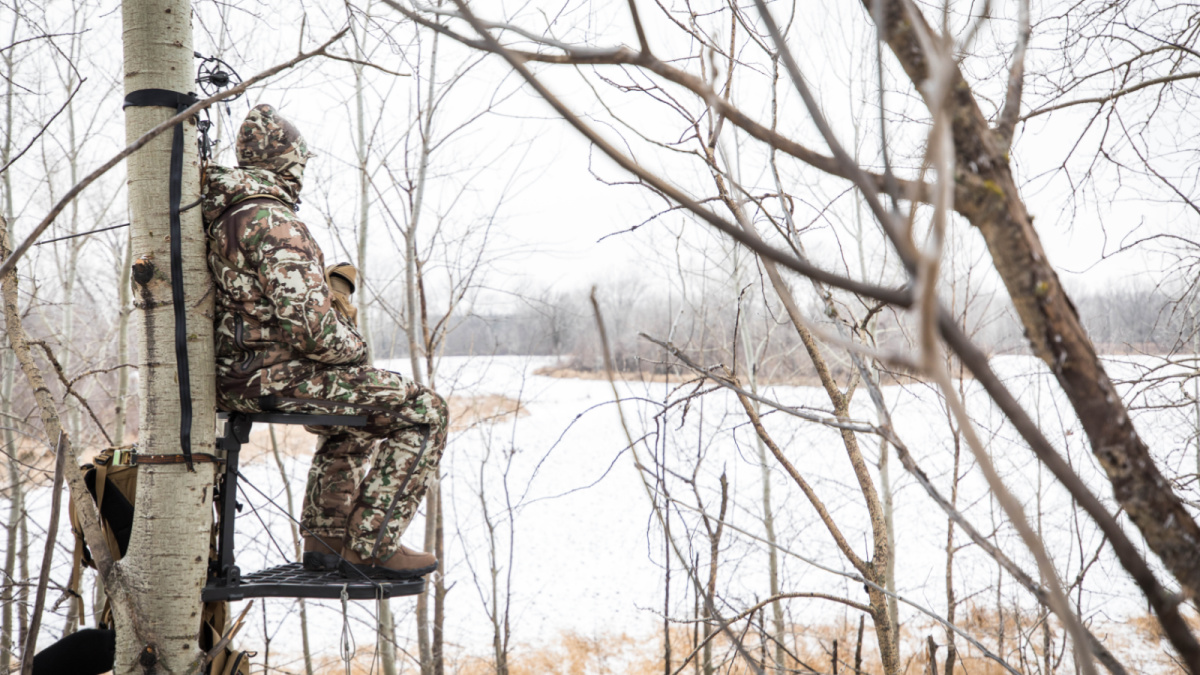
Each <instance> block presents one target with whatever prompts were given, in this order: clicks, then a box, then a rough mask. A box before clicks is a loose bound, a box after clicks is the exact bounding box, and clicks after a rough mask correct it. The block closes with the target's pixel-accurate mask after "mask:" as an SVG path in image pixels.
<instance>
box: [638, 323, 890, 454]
mask: <svg viewBox="0 0 1200 675" xmlns="http://www.w3.org/2000/svg"><path fill="white" fill-rule="evenodd" d="M638 335H639V336H640V337H641V338H642V339H644V340H647V341H649V342H653V343H654V344H656V345H658V346H659V347H662V348H663V349H664V350H666V351H667V352H668V353H669V354H671V355H672V356H674V357H675V358H677V359H679V360H680V361H682V362H683V365H685V366H687V367H688V368H689V369H690V370H692V372H694V373H696V374H697V375H699V376H701V377H704V378H707V379H710V380H712V381H713V382H715V383H717V384H718V385H720V386H722V387H724V388H726V389H728V390H730V391H732V392H735V393H736V394H737V395H739V396H745V397H746V398H749V399H752V400H755V401H758V402H759V403H762V404H764V405H769V406H771V407H772V408H775V409H776V410H779V411H782V412H785V413H787V414H789V415H793V416H795V417H799V418H800V419H803V420H808V421H810V422H816V423H818V424H823V425H825V426H827V427H833V428H834V429H844V430H846V431H857V432H859V433H864V434H878V433H879V429H878V428H876V427H874V426H872V425H870V424H868V423H866V422H852V421H850V420H844V421H843V420H839V419H837V418H836V417H834V418H832V419H831V418H829V417H826V416H821V415H815V414H813V413H810V412H806V411H804V410H800V409H799V408H793V407H791V406H786V405H784V404H782V403H780V402H778V401H774V400H771V399H769V398H766V397H765V396H760V395H758V394H755V393H754V392H751V391H746V390H745V389H743V388H742V387H740V386H738V385H737V383H736V382H733V381H732V380H730V379H728V378H726V377H722V376H719V375H714V374H713V373H711V372H710V371H709V370H707V369H705V368H703V367H701V366H700V365H699V364H698V363H696V362H695V361H693V360H691V359H690V358H688V356H687V355H686V354H684V353H683V351H681V350H680V349H679V348H678V347H676V346H675V345H673V344H671V343H670V342H662V341H660V340H657V339H655V338H652V337H650V336H649V335H646V334H645V333H638Z"/></svg>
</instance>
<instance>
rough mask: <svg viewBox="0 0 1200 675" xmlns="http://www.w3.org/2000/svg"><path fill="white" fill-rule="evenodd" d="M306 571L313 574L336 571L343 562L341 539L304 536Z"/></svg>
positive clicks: (311, 535)
mask: <svg viewBox="0 0 1200 675" xmlns="http://www.w3.org/2000/svg"><path fill="white" fill-rule="evenodd" d="M303 561H304V569H306V570H310V571H313V572H325V571H330V570H336V569H337V568H338V564H339V563H340V562H341V561H342V538H341V537H336V538H335V537H318V536H316V535H315V534H306V535H304V558H303Z"/></svg>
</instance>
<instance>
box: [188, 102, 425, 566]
mask: <svg viewBox="0 0 1200 675" xmlns="http://www.w3.org/2000/svg"><path fill="white" fill-rule="evenodd" d="M312 156H313V155H312V154H311V153H310V152H309V151H308V146H307V144H305V142H304V139H303V138H302V137H301V136H300V133H299V132H298V131H297V130H296V128H295V127H294V126H292V124H291V123H289V122H288V121H287V120H286V119H284V118H283V117H282V116H280V114H279V113H278V112H277V111H276V110H275V109H274V108H273V107H271V106H269V105H259V106H256V107H255V108H254V109H253V110H251V111H250V113H249V114H248V115H247V116H246V120H245V121H244V122H243V123H242V126H241V129H240V130H239V131H238V135H237V160H238V167H237V168H236V169H235V168H229V167H224V166H217V165H210V166H208V167H207V169H206V171H205V175H204V179H203V200H202V207H203V212H204V226H205V230H206V232H207V235H208V265H209V268H210V269H211V270H212V275H213V281H214V283H215V284H216V289H217V293H216V317H215V322H216V355H217V402H218V405H219V406H220V407H221V409H223V410H236V411H242V412H260V411H262V410H264V409H270V410H279V411H285V412H303V413H325V414H344V415H366V416H367V426H365V427H361V428H351V427H326V428H312V427H310V428H309V430H310V431H313V432H315V433H317V434H319V436H320V438H319V439H318V441H317V448H316V453H315V454H314V455H313V460H312V467H311V468H310V469H309V472H308V484H307V486H306V487H305V490H304V508H303V514H302V517H301V525H302V529H303V533H304V566H305V568H307V569H313V570H327V569H335V568H337V567H339V566H340V565H341V564H342V562H343V560H344V561H345V563H349V564H350V565H355V566H361V567H364V568H372V571H375V572H382V573H384V574H386V575H388V576H393V577H396V578H409V577H416V576H422V575H424V574H427V573H429V572H432V571H433V570H435V569H437V559H436V558H434V556H433V555H431V554H429V553H422V552H418V551H413V550H411V549H408V548H406V547H404V546H401V545H400V535H401V534H402V533H403V532H404V529H405V528H406V527H407V526H408V524H409V522H410V521H411V520H412V518H413V516H414V515H415V514H416V512H417V508H418V506H419V505H420V501H421V497H422V496H423V495H424V494H425V490H426V488H427V486H428V484H429V482H430V481H431V480H432V479H433V478H434V477H435V476H436V475H437V466H438V463H439V462H440V460H441V456H442V449H443V447H444V446H445V443H446V424H447V410H446V403H445V401H443V400H442V398H441V397H440V396H438V395H437V394H436V393H434V392H433V391H431V390H429V389H427V388H426V387H423V386H421V385H419V384H417V383H415V382H413V381H411V380H409V379H407V378H405V377H403V376H401V375H399V374H397V373H393V372H390V371H387V370H380V369H378V368H373V367H371V366H370V365H368V364H367V345H366V344H365V343H364V341H363V339H362V336H360V335H359V333H358V329H357V325H356V320H357V316H356V315H357V310H356V309H355V308H354V307H353V305H351V304H350V299H349V293H351V292H353V288H354V283H355V281H356V276H357V272H356V271H355V269H354V267H353V266H351V265H349V264H347V263H343V264H341V265H333V266H331V267H330V268H329V269H326V267H325V258H324V255H323V254H322V253H321V249H320V247H319V246H318V245H317V242H316V241H315V240H314V239H313V237H312V235H311V234H310V233H309V230H308V227H306V226H305V224H304V222H302V221H301V220H300V219H299V218H297V217H296V208H297V207H298V206H299V205H300V190H301V187H302V186H303V179H304V165H305V163H306V162H307V161H308V159H309V158H310V157H312ZM331 286H332V288H331ZM375 441H379V451H378V454H377V455H376V457H375V460H374V462H373V463H372V466H371V470H370V471H369V472H365V475H364V468H365V465H366V463H367V462H368V461H369V459H370V457H371V449H372V446H373V445H374V443H375ZM393 500H395V504H393V503H392V502H393ZM389 512H391V513H390V516H391V517H390V519H389V518H387V515H388V513H389ZM385 520H386V529H384V530H383V531H381V528H382V526H383V524H384V522H385ZM364 571H368V570H364Z"/></svg>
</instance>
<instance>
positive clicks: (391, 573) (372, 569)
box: [340, 560, 438, 579]
mask: <svg viewBox="0 0 1200 675" xmlns="http://www.w3.org/2000/svg"><path fill="white" fill-rule="evenodd" d="M437 568H438V564H437V562H434V563H433V564H432V565H428V566H426V567H417V568H414V569H411V570H394V569H390V568H387V567H380V566H378V565H356V564H354V563H351V562H346V561H344V560H343V561H342V564H341V566H340V569H341V570H342V574H344V575H346V576H348V577H356V576H366V577H369V578H375V579H417V578H420V577H423V576H425V575H426V574H429V573H431V572H436V571H437Z"/></svg>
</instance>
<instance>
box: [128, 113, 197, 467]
mask: <svg viewBox="0 0 1200 675" xmlns="http://www.w3.org/2000/svg"><path fill="white" fill-rule="evenodd" d="M198 100H200V99H198V98H196V95H195V94H192V93H188V94H181V93H179V92H177V91H171V90H169V89H139V90H137V91H133V92H130V93H128V94H126V95H125V104H124V105H123V106H121V108H122V109H125V108H128V107H130V106H133V107H144V106H152V107H162V108H174V109H175V114H179V113H181V112H183V111H184V110H186V109H187V108H188V107H190V106H191V105H192V104H194V103H196V101H198ZM170 179H171V189H170V199H171V301H172V304H173V305H174V307H175V367H176V369H177V372H178V375H179V377H178V380H179V447H180V448H181V449H182V450H183V458H184V461H185V462H187V466H188V471H195V467H194V466H193V465H192V384H191V376H190V374H189V370H188V349H187V307H186V306H185V305H184V299H183V234H182V231H181V226H180V223H179V214H180V208H179V205H180V201H181V200H182V199H183V124H182V123H180V124H176V125H175V129H174V132H173V135H172V137H171V171H170Z"/></svg>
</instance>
